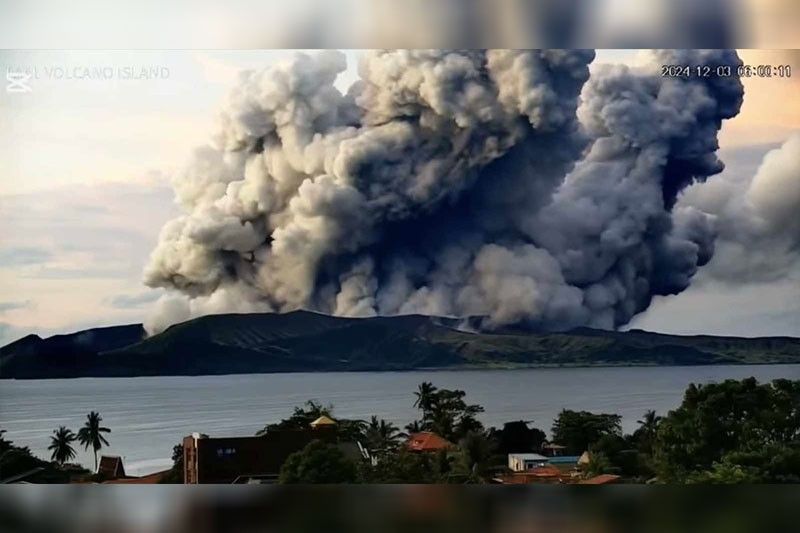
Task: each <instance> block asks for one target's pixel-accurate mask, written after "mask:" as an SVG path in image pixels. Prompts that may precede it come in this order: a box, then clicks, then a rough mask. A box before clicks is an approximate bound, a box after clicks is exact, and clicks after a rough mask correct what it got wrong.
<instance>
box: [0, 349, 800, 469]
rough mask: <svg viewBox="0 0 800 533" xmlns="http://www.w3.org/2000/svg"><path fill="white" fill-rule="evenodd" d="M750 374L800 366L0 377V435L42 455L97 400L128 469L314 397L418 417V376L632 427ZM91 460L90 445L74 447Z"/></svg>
mask: <svg viewBox="0 0 800 533" xmlns="http://www.w3.org/2000/svg"><path fill="white" fill-rule="evenodd" d="M748 376H755V377H756V378H758V379H759V380H771V379H775V378H782V377H784V378H793V379H800V365H754V366H701V367H655V368H561V369H526V370H467V371H419V372H359V373H328V374H323V373H296V374H254V375H240V376H203V377H153V378H150V377H148V378H82V379H65V380H30V381H27V380H23V381H14V380H0V428H2V429H5V430H7V434H6V437H7V438H10V439H11V440H13V441H14V442H15V443H18V444H20V445H25V446H29V447H30V448H31V450H32V451H33V452H34V453H36V454H38V455H40V456H43V457H44V456H48V457H49V454H48V453H47V445H48V444H49V436H50V434H51V433H52V431H53V429H55V428H57V427H58V426H61V425H65V426H67V427H69V428H71V429H73V430H74V431H77V430H78V428H79V427H80V426H81V425H82V424H83V421H84V419H85V417H86V413H88V412H89V411H91V410H96V411H100V413H101V414H102V416H103V422H104V424H105V425H106V426H108V427H110V428H111V430H112V432H111V434H110V438H109V440H110V442H111V447H110V448H108V449H106V450H104V452H105V453H109V454H115V455H121V456H122V457H123V458H124V463H125V468H126V470H127V471H128V472H129V473H131V474H144V473H148V472H154V471H157V470H161V469H164V468H166V467H168V466H169V465H170V464H171V462H170V459H169V457H170V455H171V451H172V446H173V445H175V444H177V443H178V442H180V440H181V438H182V437H183V436H184V435H188V434H190V433H192V432H194V431H200V432H203V433H207V434H209V435H211V436H240V435H252V434H254V433H255V432H256V431H258V430H259V429H261V428H262V427H263V426H264V425H265V424H267V423H270V422H275V421H278V420H280V419H281V418H284V417H286V416H288V415H289V414H290V413H291V411H292V407H294V406H295V405H300V404H302V403H303V402H305V401H306V400H307V399H310V398H314V399H318V400H320V401H322V402H325V403H329V402H330V403H333V404H334V405H335V407H336V409H335V413H334V414H335V415H337V416H341V417H347V418H368V417H369V416H370V415H373V414H375V415H377V416H378V417H380V418H385V419H387V420H391V421H392V422H395V423H397V424H398V425H400V426H404V425H405V424H407V423H408V422H409V421H411V420H413V419H414V418H415V416H416V414H417V413H416V411H415V409H414V408H413V407H412V403H413V401H414V396H413V391H415V390H416V388H417V385H418V384H419V383H420V382H422V381H432V382H433V383H434V384H435V385H436V386H438V387H445V388H460V389H463V390H465V391H466V392H467V400H468V401H470V402H472V403H478V404H481V405H483V406H484V407H485V408H486V412H485V413H483V415H482V417H481V418H482V421H483V422H484V424H486V425H499V424H502V422H504V421H508V420H533V421H534V423H535V425H537V426H539V427H541V428H542V429H545V430H547V429H549V428H550V425H551V424H552V420H553V417H554V416H555V415H556V414H557V413H558V411H560V410H561V409H562V408H567V409H585V410H590V411H596V412H610V413H618V414H620V415H622V417H623V428H624V429H625V431H632V430H633V429H634V428H635V427H636V420H637V419H638V418H639V417H640V416H641V414H642V413H643V412H644V411H645V410H647V409H656V410H657V411H659V412H660V413H664V412H666V411H667V410H669V409H672V408H674V407H676V406H677V405H678V404H680V401H681V398H682V394H683V391H684V389H685V388H686V386H687V385H688V384H689V383H692V382H694V383H706V382H710V381H720V380H723V379H727V378H734V379H740V378H744V377H748ZM78 459H79V460H80V462H82V463H83V464H85V465H91V464H92V462H93V459H92V457H91V455H90V454H89V453H86V452H83V450H81V453H80V454H79V456H78Z"/></svg>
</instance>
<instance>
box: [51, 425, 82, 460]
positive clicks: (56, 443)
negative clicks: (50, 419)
mask: <svg viewBox="0 0 800 533" xmlns="http://www.w3.org/2000/svg"><path fill="white" fill-rule="evenodd" d="M77 438H78V437H77V436H76V435H75V434H74V433H73V432H72V430H70V429H67V428H66V427H64V426H60V427H59V428H58V429H56V430H53V436H52V437H50V446H48V447H47V449H48V450H52V452H53V453H52V455H51V456H50V460H51V461H55V462H56V463H58V464H59V465H61V466H63V465H64V463H66V462H67V461H69V460H71V459H74V458H75V456H76V455H77V454H76V453H75V448H73V447H72V443H73V442H75V440H76V439H77Z"/></svg>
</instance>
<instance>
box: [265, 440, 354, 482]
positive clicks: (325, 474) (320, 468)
mask: <svg viewBox="0 0 800 533" xmlns="http://www.w3.org/2000/svg"><path fill="white" fill-rule="evenodd" d="M357 474H358V468H357V464H356V463H355V462H354V461H352V460H350V459H348V458H347V457H346V456H345V455H344V453H342V451H341V450H340V449H339V448H337V447H336V446H334V445H331V444H326V443H324V442H322V441H318V440H314V441H311V442H310V443H309V444H308V445H307V446H306V447H305V448H303V449H302V450H300V451H299V452H295V453H293V454H292V455H290V456H289V457H288V458H287V459H286V462H285V463H284V464H283V466H282V467H281V472H280V476H279V478H278V480H279V482H280V483H355V482H356V481H357V480H358V475H357Z"/></svg>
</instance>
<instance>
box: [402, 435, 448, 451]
mask: <svg viewBox="0 0 800 533" xmlns="http://www.w3.org/2000/svg"><path fill="white" fill-rule="evenodd" d="M406 446H408V449H409V450H411V451H415V452H435V451H439V450H448V449H450V448H453V447H454V444H453V443H452V442H450V441H449V440H447V439H445V438H443V437H440V436H439V435H437V434H436V433H433V432H432V431H420V432H419V433H412V434H411V435H409V436H408V441H407V442H406Z"/></svg>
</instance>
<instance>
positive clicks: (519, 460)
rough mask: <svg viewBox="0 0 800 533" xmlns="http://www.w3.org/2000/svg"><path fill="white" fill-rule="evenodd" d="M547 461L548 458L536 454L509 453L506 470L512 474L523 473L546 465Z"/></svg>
mask: <svg viewBox="0 0 800 533" xmlns="http://www.w3.org/2000/svg"><path fill="white" fill-rule="evenodd" d="M548 459H549V457H545V456H544V455H541V454H538V453H510V454H508V468H509V469H511V471H512V472H525V471H527V470H533V469H534V468H536V467H538V466H544V465H546V464H547V461H548Z"/></svg>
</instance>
